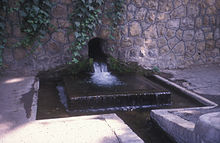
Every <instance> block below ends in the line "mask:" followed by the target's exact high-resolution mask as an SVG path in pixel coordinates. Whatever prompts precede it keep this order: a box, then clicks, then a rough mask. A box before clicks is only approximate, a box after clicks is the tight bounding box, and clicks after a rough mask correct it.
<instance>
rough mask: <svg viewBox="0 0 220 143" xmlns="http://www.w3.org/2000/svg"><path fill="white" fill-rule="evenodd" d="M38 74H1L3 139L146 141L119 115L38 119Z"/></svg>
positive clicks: (24, 142) (5, 142) (14, 142)
mask: <svg viewBox="0 0 220 143" xmlns="http://www.w3.org/2000/svg"><path fill="white" fill-rule="evenodd" d="M38 89H39V82H38V80H37V79H36V78H35V77H0V143H62V142H65V143H69V142H74V143H133V142H135V143H143V141H142V140H141V139H140V138H139V137H138V136H137V135H136V134H135V133H134V132H133V131H132V130H131V129H130V128H129V127H128V126H127V125H126V124H125V123H124V122H123V121H122V120H121V119H120V118H119V117H118V116H117V115H116V114H105V115H93V116H81V117H70V118H61V119H49V120H35V119H36V110H37V92H38Z"/></svg>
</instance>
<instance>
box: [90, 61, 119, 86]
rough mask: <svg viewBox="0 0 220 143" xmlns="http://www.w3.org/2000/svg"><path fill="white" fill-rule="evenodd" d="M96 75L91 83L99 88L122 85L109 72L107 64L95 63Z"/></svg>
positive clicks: (94, 74)
mask: <svg viewBox="0 0 220 143" xmlns="http://www.w3.org/2000/svg"><path fill="white" fill-rule="evenodd" d="M93 68H94V73H93V74H92V76H91V82H92V83H93V84H96V85H98V86H113V85H121V84H122V83H121V81H119V80H118V79H117V77H115V76H114V75H112V74H111V73H110V72H108V69H107V65H106V64H105V63H97V62H94V63H93Z"/></svg>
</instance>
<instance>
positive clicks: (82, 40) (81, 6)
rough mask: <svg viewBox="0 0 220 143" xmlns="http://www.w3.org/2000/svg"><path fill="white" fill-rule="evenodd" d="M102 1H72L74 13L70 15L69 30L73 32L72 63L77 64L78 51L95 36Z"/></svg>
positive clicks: (99, 21)
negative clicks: (70, 24)
mask: <svg viewBox="0 0 220 143" xmlns="http://www.w3.org/2000/svg"><path fill="white" fill-rule="evenodd" d="M103 3H104V1H103V0H76V1H74V8H73V9H74V11H73V13H72V14H71V15H70V21H71V23H72V27H71V30H72V31H73V32H74V37H75V39H74V40H75V41H74V42H73V43H72V46H71V48H70V50H71V51H72V62H71V63H78V62H79V61H78V59H77V58H78V57H80V54H79V50H80V49H82V47H83V46H85V45H86V42H87V40H89V39H90V37H91V36H95V32H94V29H95V28H96V26H97V24H100V23H101V20H100V14H101V9H100V6H101V5H102V4H103Z"/></svg>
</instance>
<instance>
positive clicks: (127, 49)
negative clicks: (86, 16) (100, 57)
mask: <svg viewBox="0 0 220 143" xmlns="http://www.w3.org/2000/svg"><path fill="white" fill-rule="evenodd" d="M10 1H11V5H13V3H14V2H15V1H13V0H10ZM52 1H53V2H54V3H56V5H55V6H54V7H53V9H52V19H51V23H52V24H53V25H54V26H55V27H56V28H57V30H52V29H51V30H50V33H48V34H47V35H46V36H45V38H44V39H43V40H42V41H41V43H42V45H41V46H39V47H38V48H36V50H35V51H34V52H33V53H29V52H28V51H29V50H28V49H26V48H23V47H18V48H14V47H13V44H15V43H16V42H17V41H18V40H19V39H21V38H22V37H24V34H23V33H21V32H20V29H19V25H18V24H19V20H18V14H17V13H16V12H15V13H13V14H9V15H8V20H7V23H6V25H7V27H6V30H7V32H8V35H7V36H8V42H7V48H5V49H4V53H3V62H4V67H5V71H6V72H11V73H22V74H35V73H37V72H39V71H46V70H49V69H52V68H56V67H58V66H60V65H64V64H66V63H67V62H68V61H69V60H70V59H71V53H70V51H69V50H68V48H69V46H70V45H71V43H72V42H73V41H74V37H73V35H72V33H70V34H69V33H68V27H69V26H70V23H69V22H68V14H69V13H70V12H71V11H72V10H73V9H72V2H71V0H52ZM109 1H111V0H107V1H105V7H103V11H105V9H107V8H108V5H109V3H108V2H109ZM103 13H104V12H103ZM123 19H124V20H122V21H121V23H120V24H119V27H118V31H116V32H115V37H116V40H111V39H109V30H108V27H109V26H108V25H109V20H108V19H106V18H105V17H104V16H103V19H102V22H103V24H102V25H100V26H97V30H96V34H97V37H99V38H102V39H105V40H106V41H107V45H108V46H107V47H106V49H109V48H112V49H114V51H113V52H111V53H110V52H109V53H110V54H112V55H113V56H114V57H116V58H119V59H121V60H123V61H126V62H130V61H133V62H138V63H139V64H140V65H142V66H143V67H145V68H152V67H159V68H160V69H166V68H169V69H171V68H180V67H187V66H190V65H193V64H204V63H215V62H220V0H127V1H126V5H125V13H124V17H123ZM87 49H88V48H87V47H85V49H84V50H83V51H82V53H83V55H84V56H85V57H86V56H87V55H88V50H87Z"/></svg>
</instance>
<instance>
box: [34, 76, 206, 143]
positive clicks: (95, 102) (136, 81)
mask: <svg viewBox="0 0 220 143" xmlns="http://www.w3.org/2000/svg"><path fill="white" fill-rule="evenodd" d="M118 78H119V80H120V81H122V82H123V83H124V84H121V85H117V86H111V87H106V86H102V87H100V86H95V85H93V84H91V83H90V82H88V81H89V76H88V75H87V76H85V75H84V76H80V78H73V77H71V76H64V77H60V78H56V79H48V78H46V79H45V78H43V77H42V78H41V79H40V90H39V101H38V112H37V119H50V118H63V117H73V116H83V115H97V114H109V113H116V114H117V116H119V117H120V118H121V119H122V120H123V121H124V122H125V123H126V124H127V125H128V126H129V127H130V128H131V129H132V130H133V131H134V132H135V133H136V134H137V135H138V136H139V137H140V138H141V139H142V140H143V141H144V142H147V143H171V142H173V143H174V142H175V141H174V139H172V138H170V137H169V136H168V135H167V134H166V133H165V132H164V131H162V130H161V129H160V127H159V126H157V124H155V123H154V122H153V121H152V120H151V118H150V111H151V110H152V109H161V108H163V109H164V108H183V107H198V106H202V104H201V103H199V102H197V101H196V100H194V99H192V98H189V97H186V96H184V95H182V93H178V92H174V91H173V90H172V89H171V90H170V89H169V88H167V87H163V86H161V85H160V84H158V83H156V82H155V81H154V79H152V78H151V77H144V76H141V75H137V74H131V73H130V74H127V75H126V74H123V75H121V76H118ZM57 87H59V88H57ZM58 89H59V90H58ZM45 93H46V94H45ZM64 94H65V95H64ZM58 95H62V97H60V96H58ZM63 95H64V96H63ZM48 100H49V101H51V102H47V101H48Z"/></svg>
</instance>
